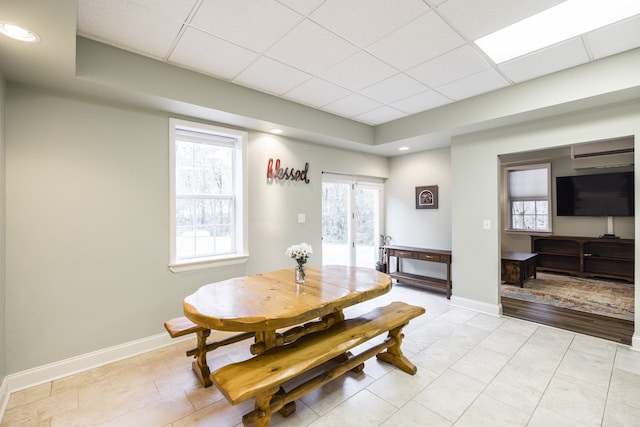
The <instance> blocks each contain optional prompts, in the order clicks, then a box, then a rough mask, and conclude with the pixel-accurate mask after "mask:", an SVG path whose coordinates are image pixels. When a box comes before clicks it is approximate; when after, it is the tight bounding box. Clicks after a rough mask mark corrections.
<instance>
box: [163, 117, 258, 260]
mask: <svg viewBox="0 0 640 427" xmlns="http://www.w3.org/2000/svg"><path fill="white" fill-rule="evenodd" d="M170 134H171V138H170V140H171V141H170V168H171V185H170V190H171V191H170V192H171V198H170V204H171V213H170V214H171V217H170V218H171V230H170V233H171V234H170V246H171V254H170V268H171V270H172V271H174V272H179V271H183V270H189V269H193V268H201V267H209V266H213V265H227V264H233V263H240V262H244V261H245V260H246V257H247V232H246V230H247V214H246V207H247V206H246V205H247V204H246V186H245V179H244V173H245V171H244V167H245V152H246V149H245V147H246V141H247V133H246V132H241V131H237V130H234V129H227V128H221V127H216V126H210V125H204V124H200V123H193V122H187V121H184V120H177V119H171V120H170Z"/></svg>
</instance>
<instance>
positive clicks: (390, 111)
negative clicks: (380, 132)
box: [353, 105, 406, 125]
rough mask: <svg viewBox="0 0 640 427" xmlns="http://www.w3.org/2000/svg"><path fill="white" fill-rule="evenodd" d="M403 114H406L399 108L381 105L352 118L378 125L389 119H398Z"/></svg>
mask: <svg viewBox="0 0 640 427" xmlns="http://www.w3.org/2000/svg"><path fill="white" fill-rule="evenodd" d="M405 115H406V114H405V113H404V112H402V111H400V110H396V109H395V108H393V107H389V106H387V105H383V106H382V107H378V108H376V109H374V110H370V111H367V112H366V113H362V114H358V115H357V116H353V119H354V120H357V121H359V122H363V123H368V124H371V125H378V124H381V123H386V122H388V121H391V120H395V119H399V118H400V117H404V116H405Z"/></svg>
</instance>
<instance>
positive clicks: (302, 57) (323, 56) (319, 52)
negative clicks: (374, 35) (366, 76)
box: [266, 21, 358, 75]
mask: <svg viewBox="0 0 640 427" xmlns="http://www.w3.org/2000/svg"><path fill="white" fill-rule="evenodd" d="M357 50H358V48H357V47H356V46H354V45H353V44H351V43H349V42H347V41H345V40H343V39H342V38H340V37H338V36H336V35H335V34H333V33H331V32H330V31H327V30H325V29H324V28H322V27H321V26H319V25H318V24H316V23H314V22H310V21H303V22H302V23H301V24H300V25H298V26H297V27H296V28H295V29H293V31H291V32H290V33H289V34H287V35H286V36H285V37H283V38H282V39H281V40H280V41H279V42H278V43H276V45H275V46H273V47H272V48H271V49H269V50H268V51H267V53H266V55H267V56H269V57H271V58H273V59H275V60H277V61H280V62H283V63H285V64H289V65H291V66H293V67H295V68H298V69H300V70H302V71H306V72H307V73H310V74H314V75H316V74H318V73H320V72H321V71H324V70H326V69H327V68H329V67H331V66H333V65H335V64H337V63H338V62H340V61H342V60H343V59H345V58H347V57H348V56H350V55H353V54H354V53H355V52H356V51H357Z"/></svg>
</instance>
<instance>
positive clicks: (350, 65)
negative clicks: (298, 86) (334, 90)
mask: <svg viewBox="0 0 640 427" xmlns="http://www.w3.org/2000/svg"><path fill="white" fill-rule="evenodd" d="M363 70H366V72H365V73H363ZM397 72H398V70H396V69H395V68H393V67H391V66H389V65H388V64H385V63H384V62H382V61H380V60H379V59H378V58H376V57H374V56H372V55H370V54H368V53H367V52H364V51H360V52H358V53H356V54H355V55H353V56H350V57H349V58H347V59H345V60H344V61H342V62H340V63H339V64H337V65H335V66H333V67H331V68H330V69H328V70H326V71H324V72H322V73H320V77H322V78H323V79H327V80H329V81H330V82H333V83H335V84H337V85H339V86H342V87H344V88H347V89H350V90H360V89H364V88H365V87H368V86H371V85H373V84H375V83H378V82H381V81H383V80H385V79H387V78H389V77H391V76H393V75H394V74H396V73H397Z"/></svg>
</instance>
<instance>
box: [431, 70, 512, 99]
mask: <svg viewBox="0 0 640 427" xmlns="http://www.w3.org/2000/svg"><path fill="white" fill-rule="evenodd" d="M508 85H509V83H508V82H507V81H506V80H505V79H504V77H502V76H501V75H500V74H499V73H498V72H497V71H496V70H494V69H493V68H489V69H487V70H484V71H480V72H479V73H476V74H472V75H470V76H468V77H465V78H462V79H460V80H456V81H455V82H451V83H448V84H446V85H444V86H440V87H438V88H437V90H438V92H440V93H442V94H443V95H444V96H446V97H448V98H451V99H455V100H461V99H465V98H471V97H472V96H476V95H480V94H482V93H486V92H490V91H492V90H496V89H500V88H503V87H505V86H508Z"/></svg>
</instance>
